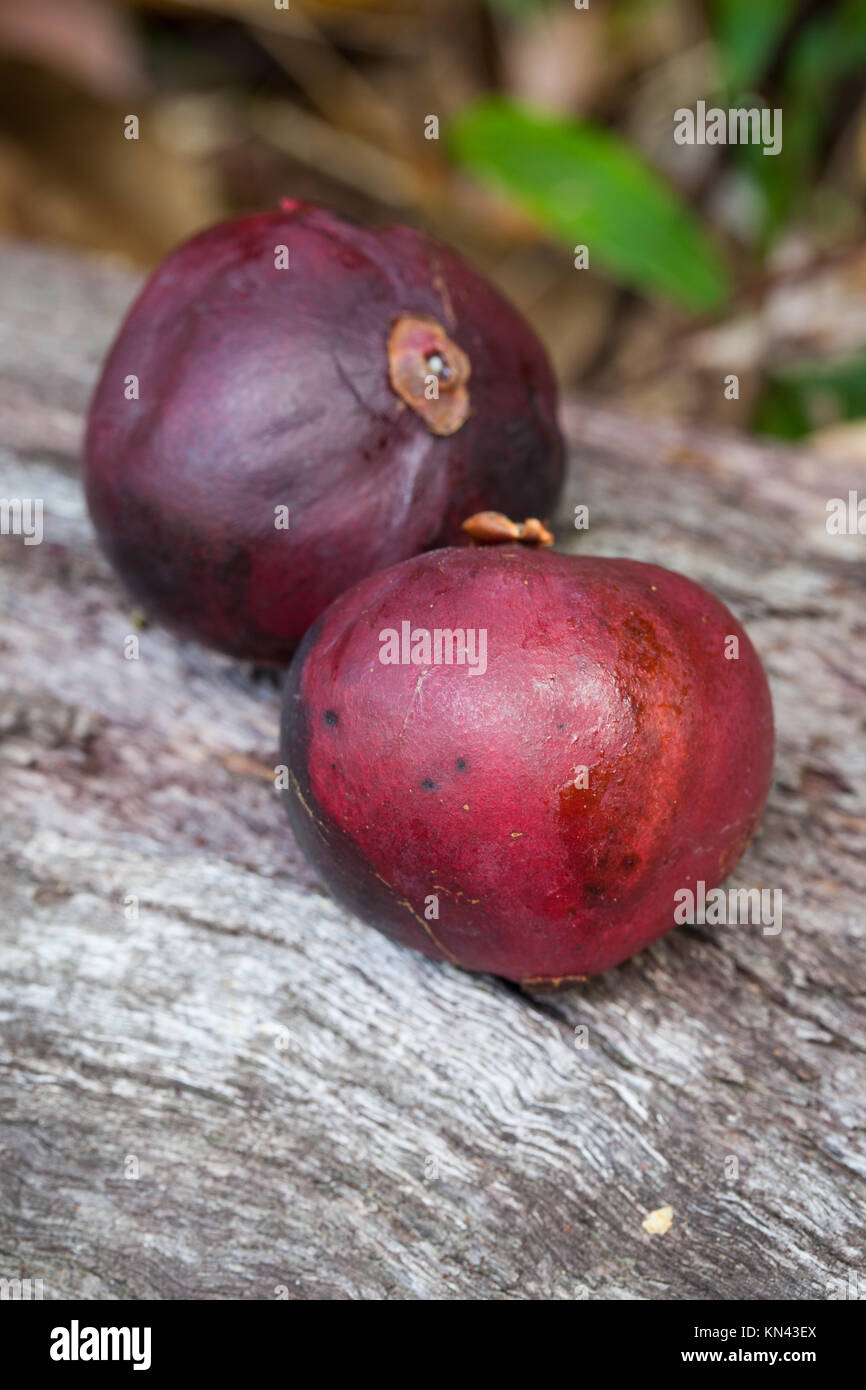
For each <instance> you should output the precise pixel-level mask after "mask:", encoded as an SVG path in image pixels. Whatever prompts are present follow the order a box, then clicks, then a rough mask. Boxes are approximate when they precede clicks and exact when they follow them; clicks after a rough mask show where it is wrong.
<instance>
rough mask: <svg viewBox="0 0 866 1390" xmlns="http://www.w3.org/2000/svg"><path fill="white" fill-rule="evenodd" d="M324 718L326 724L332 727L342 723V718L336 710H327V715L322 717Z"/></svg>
mask: <svg viewBox="0 0 866 1390" xmlns="http://www.w3.org/2000/svg"><path fill="white" fill-rule="evenodd" d="M322 718H323V719H324V721H325V723H326V724H330V725H332V726H333V725H334V724H339V722H340V716H339V715H338V713H337V711H336V710H335V709H326V710H325V713H324V714H323V715H322Z"/></svg>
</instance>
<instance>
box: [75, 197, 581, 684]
mask: <svg viewBox="0 0 866 1390" xmlns="http://www.w3.org/2000/svg"><path fill="white" fill-rule="evenodd" d="M281 248H282V249H281ZM286 258H288V267H289V268H281V267H284V266H285V262H286ZM131 378H137V386H136V383H135V382H134V381H131ZM128 397H129V398H128ZM562 462H563V448H562V441H561V438H560V435H559V432H558V429H557V425H556V420H555V387H554V383H553V379H552V376H551V371H550V367H549V364H548V361H547V358H546V356H545V353H544V350H543V349H542V347H541V345H540V344H539V342H538V340H537V339H536V337H535V335H534V334H533V333H532V331H531V330H530V329H529V327H528V326H527V325H526V323H525V322H524V321H523V319H522V318H521V317H520V316H519V315H518V314H517V312H516V311H515V310H514V309H512V308H511V307H510V306H509V305H508V304H507V303H506V302H505V301H504V300H503V299H502V298H501V297H500V296H499V295H498V294H497V293H496V291H495V290H493V289H492V288H491V286H490V285H488V284H487V283H486V281H484V280H483V279H482V278H481V277H480V276H478V275H476V274H475V273H474V272H473V271H471V270H470V269H469V268H468V267H467V266H466V265H464V263H463V262H462V261H461V260H460V259H459V257H458V256H457V255H455V253H454V252H453V251H451V250H449V249H448V248H447V247H445V246H443V245H440V244H438V243H436V242H433V241H430V240H429V239H428V238H427V237H424V236H422V235H421V234H420V233H419V232H416V231H414V230H413V229H411V228H409V227H399V226H397V227H384V228H381V229H377V230H368V229H363V228H360V227H355V226H352V225H350V224H348V223H346V222H344V221H342V220H341V219H340V218H338V217H336V216H335V215H334V214H333V213H330V212H327V211H325V210H324V209H321V208H318V207H314V206H310V205H305V204H301V203H291V202H286V203H285V204H283V206H282V207H281V209H280V210H279V211H277V212H270V213H264V214H261V215H258V216H254V217H246V218H243V219H241V220H239V221H234V222H228V223H225V224H224V225H222V226H218V227H214V228H213V229H211V230H210V231H207V232H204V233H203V234H202V235H200V236H197V237H195V238H194V239H193V240H192V241H190V242H187V243H186V245H184V246H182V247H180V249H179V250H177V251H175V252H173V253H172V255H170V256H169V257H168V259H167V260H166V261H164V262H163V264H162V265H161V266H160V267H159V269H158V270H157V271H156V273H155V274H154V275H153V276H152V278H151V279H150V281H149V282H148V284H147V285H146V286H145V288H144V290H143V291H142V293H141V295H140V296H139V298H138V300H137V301H136V303H135V304H134V305H133V307H132V309H131V311H130V313H129V315H128V317H127V319H126V321H125V323H124V324H123V327H122V328H121V330H120V333H119V335H118V338H117V340H116V342H115V344H114V346H113V348H112V349H111V352H110V354H109V357H108V360H107V362H106V364H105V367H104V370H103V373H102V378H101V380H100V382H99V385H98V387H97V390H96V394H95V396H94V399H93V403H92V406H91V411H90V420H89V425H88V431H87V441H86V463H85V480H86V488H87V498H88V503H89V506H90V511H91V515H92V517H93V520H94V523H95V525H96V528H97V531H98V533H99V537H100V539H101V541H102V544H103V546H104V548H105V550H106V552H107V554H108V556H109V558H110V559H111V561H112V563H113V564H114V566H115V568H116V569H117V571H118V572H119V574H120V575H121V576H122V578H123V579H124V580H125V581H126V583H127V585H128V587H129V589H130V590H131V592H132V594H133V595H134V596H135V598H136V599H137V600H138V601H139V602H140V603H141V604H142V605H143V606H144V607H145V609H146V611H147V612H148V614H150V615H152V616H153V617H155V618H158V619H160V620H162V621H163V622H164V623H166V624H167V625H168V626H170V627H172V628H173V629H174V630H175V631H176V632H178V633H179V634H181V635H182V636H186V637H194V638H197V639H198V640H200V641H202V642H205V643H208V644H210V645H212V646H214V647H218V648H220V649H222V650H223V651H226V652H229V653H231V654H233V655H235V656H239V657H246V658H249V659H251V660H254V661H257V662H274V663H282V662H285V661H287V660H288V658H289V657H290V655H291V653H292V651H293V649H294V648H295V646H296V644H297V642H298V641H299V639H300V638H301V636H302V635H303V633H304V632H305V631H306V629H307V628H308V627H309V626H310V624H311V623H312V622H313V620H314V619H315V618H316V617H317V616H318V614H319V613H321V612H322V610H323V609H324V608H325V607H326V606H327V605H328V604H329V603H330V602H331V600H332V599H334V598H335V597H336V596H337V595H338V594H340V593H342V592H343V591H344V590H345V589H347V588H349V587H350V586H351V585H352V584H354V583H355V582H356V581H357V580H359V579H362V578H364V577H365V576H366V575H368V574H370V573H372V572H373V571H375V570H378V569H381V568H383V567H385V566H387V565H390V564H393V563H394V562H395V561H397V560H401V559H405V558H407V557H409V556H411V555H414V554H417V553H418V552H419V551H422V550H425V549H428V548H430V547H434V546H437V545H441V544H443V543H446V542H448V541H450V540H453V539H455V538H456V537H457V536H458V533H459V527H460V523H461V522H462V520H463V519H464V517H466V516H467V515H468V514H469V513H471V512H475V511H479V510H482V509H485V508H494V509H497V510H502V511H506V512H511V513H516V514H519V515H526V514H527V513H530V512H532V513H537V514H541V515H545V514H546V513H549V512H550V510H551V509H552V507H553V506H554V503H555V501H556V498H557V495H558V492H559V487H560V482H561V476H562ZM286 509H288V510H286ZM287 521H288V525H287V527H286V522H287Z"/></svg>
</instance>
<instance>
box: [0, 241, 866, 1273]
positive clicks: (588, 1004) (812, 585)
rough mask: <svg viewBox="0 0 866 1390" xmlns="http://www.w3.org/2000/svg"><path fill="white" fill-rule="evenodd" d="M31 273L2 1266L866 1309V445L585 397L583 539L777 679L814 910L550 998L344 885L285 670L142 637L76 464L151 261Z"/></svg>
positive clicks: (8, 610) (5, 360)
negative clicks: (282, 776)
mask: <svg viewBox="0 0 866 1390" xmlns="http://www.w3.org/2000/svg"><path fill="white" fill-rule="evenodd" d="M0 282H2V290H0V444H2V451H0V496H3V497H7V498H8V497H19V496H25V497H32V496H35V497H41V498H43V499H44V504H45V538H44V541H43V543H42V544H41V545H38V546H37V545H33V546H25V545H24V544H23V541H22V539H21V538H20V537H18V536H13V535H6V536H2V537H0V562H2V567H0V582H2V591H3V604H2V612H3V618H2V629H0V639H2V645H0V652H2V656H0V665H2V686H0V757H2V767H0V798H2V822H0V853H2V865H0V905H2V906H0V913H2V941H0V951H2V961H0V976H2V980H0V990H2V999H0V1009H2V1013H0V1018H2V1043H3V1051H2V1160H0V1184H2V1192H0V1274H2V1275H4V1276H6V1277H13V1276H16V1275H24V1276H29V1277H31V1278H39V1277H41V1278H42V1279H43V1280H44V1288H45V1296H46V1297H57V1296H72V1297H79V1296H84V1297H89V1298H126V1297H130V1296H144V1297H158V1298H251V1299H267V1298H273V1297H275V1296H276V1293H275V1291H276V1290H278V1288H279V1286H284V1287H285V1288H286V1289H287V1290H288V1294H289V1296H290V1297H292V1298H328V1297H337V1298H343V1297H345V1298H375V1297H390V1298H419V1297H423V1298H434V1299H443V1298H481V1299H486V1298H492V1299H501V1298H508V1299H511V1298H513V1299H542V1298H545V1299H546V1298H556V1299H575V1298H578V1299H579V1298H607V1299H674V1300H678V1299H687V1298H697V1299H709V1298H726V1299H731V1298H741V1297H743V1298H748V1299H767V1298H776V1297H782V1296H788V1297H794V1298H801V1299H811V1298H822V1297H826V1296H828V1293H829V1294H831V1295H834V1294H835V1295H838V1294H839V1292H840V1291H842V1290H843V1288H844V1289H846V1290H847V1291H849V1292H850V1289H851V1287H852V1284H851V1279H852V1276H858V1275H859V1277H860V1281H861V1282H860V1288H861V1292H862V1293H863V1294H866V1261H864V1216H866V1182H864V1179H866V1086H864V1081H866V1067H864V1049H866V1028H864V990H866V984H864V969H863V919H864V913H863V902H864V896H866V855H864V846H866V793H864V788H866V751H864V748H866V740H864V720H866V698H864V691H866V663H864V660H863V657H864V648H866V607H864V568H863V560H864V544H866V542H864V540H863V538H857V537H853V536H851V537H838V538H837V537H831V536H828V534H827V532H826V529H825V503H826V499H827V498H829V497H833V496H845V495H846V494H847V490H848V488H849V487H854V488H856V487H858V486H859V487H860V489H861V492H862V491H863V490H864V487H866V470H864V471H863V472H862V473H860V474H857V473H856V470H855V472H854V473H853V474H852V473H850V472H849V473H846V472H845V469H844V467H843V466H842V465H838V466H837V465H831V464H829V463H827V462H826V461H821V460H818V459H816V458H814V457H809V456H808V455H806V454H801V453H797V452H794V451H790V450H787V449H782V448H778V449H773V448H759V447H757V446H756V445H755V444H753V443H750V442H747V441H744V440H741V439H737V438H732V437H727V438H726V437H720V436H713V437H709V436H706V435H703V434H701V433H700V432H698V431H683V430H680V429H678V428H674V427H670V426H666V425H662V424H659V423H657V422H656V423H653V422H649V421H636V420H633V419H623V418H621V417H617V416H615V415H614V414H612V413H610V412H609V411H606V410H603V409H599V408H597V407H594V406H591V405H589V404H587V403H572V404H571V405H570V406H569V408H568V411H567V419H568V428H569V433H570V435H571V438H572V440H573V441H574V455H575V458H574V471H573V474H572V477H571V480H570V482H569V486H568V489H567V494H566V499H565V504H564V508H563V521H562V525H561V527H560V534H561V535H563V536H568V535H569V516H570V515H571V512H572V509H573V506H574V504H575V503H577V502H587V503H588V504H589V505H590V508H591V519H592V525H591V529H590V531H589V532H588V533H585V534H583V535H581V536H576V535H575V533H574V531H573V530H572V531H571V533H570V534H571V538H572V541H573V543H575V544H577V545H579V546H580V547H581V548H583V549H585V550H587V551H596V552H616V553H619V554H626V555H632V556H636V557H638V558H643V559H653V560H661V561H662V562H663V563H667V564H669V565H671V566H673V567H675V568H680V569H682V570H683V571H685V572H686V573H687V574H690V575H691V576H693V577H694V578H695V579H698V580H700V581H702V582H704V583H706V584H707V585H708V586H709V587H710V588H711V589H713V590H714V591H715V592H716V593H717V594H719V595H720V597H721V598H722V599H724V600H725V601H726V602H727V603H729V604H730V605H731V607H732V608H733V609H734V611H735V612H736V613H737V615H738V616H739V617H740V618H741V619H742V620H743V621H744V622H745V623H746V625H747V627H748V628H749V630H750V632H751V634H752V636H753V638H754V640H755V642H756V644H757V646H758V649H759V650H760V652H761V654H762V656H763V658H764V660H765V662H766V664H767V668H768V671H769V674H770V678H771V682H772V686H773V693H774V698H775V704H776V714H777V724H778V733H779V750H778V763H777V777H776V785H775V789H774V792H773V796H772V800H771V804H770V807H769V810H768V813H767V816H766V819H765V821H764V824H763V827H762V830H761V832H760V835H759V837H758V839H757V841H756V842H755V844H754V846H753V847H752V848H751V849H750V850H749V852H748V854H747V856H746V858H745V859H744V860H743V862H742V863H741V865H740V867H739V868H738V869H737V871H736V873H735V875H734V878H733V880H732V882H733V883H735V884H738V885H743V886H748V885H753V884H758V885H763V886H765V887H770V888H781V889H782V890H783V892H784V926H783V930H782V932H781V934H780V935H778V936H764V935H762V934H761V932H760V929H759V928H755V927H738V928H731V927H729V928H724V927H719V928H710V927H695V928H681V929H679V930H677V931H675V932H674V933H673V934H672V935H670V936H669V937H668V938H667V939H666V940H665V941H663V942H661V943H659V944H658V945H656V946H655V947H654V948H653V949H651V950H649V951H647V952H645V953H644V954H643V955H641V956H640V957H638V958H637V959H635V960H633V961H632V962H630V963H628V964H627V965H625V966H624V967H622V968H620V969H618V970H615V971H613V972H610V973H609V974H607V975H605V976H604V977H602V978H600V979H597V980H594V981H591V982H589V983H588V984H586V985H584V986H582V987H579V988H575V989H572V990H570V991H568V992H566V993H563V994H559V995H555V996H554V995H545V996H535V997H533V996H530V995H527V994H523V993H521V992H520V991H519V990H517V989H515V988H513V987H510V986H508V985H505V984H503V983H501V982H499V981H497V980H494V979H490V978H486V977H471V976H469V975H467V974H464V973H461V972H460V971H459V970H456V969H452V968H450V967H443V966H439V965H434V964H431V963H429V962H426V961H425V960H423V959H421V958H420V957H417V956H415V955H413V954H412V953H410V952H408V951H405V950H402V949H399V948H397V947H396V946H393V945H391V944H390V943H389V942H387V941H386V940H385V939H384V938H382V937H380V936H379V935H378V934H377V933H375V932H373V931H371V930H369V929H367V928H365V927H361V926H359V925H358V924H356V923H354V922H352V921H351V920H349V919H347V917H346V916H345V915H344V914H343V912H341V911H340V910H339V909H337V908H336V907H335V906H334V905H333V904H332V903H331V902H330V901H329V899H328V898H327V897H326V896H324V895H323V893H322V892H321V891H320V889H319V888H317V886H316V884H315V882H314V880H313V878H312V876H311V873H310V871H309V870H308V869H307V868H306V867H305V865H304V864H303V862H302V861H301V859H300V857H299V854H298V851H297V849H296V848H295V846H294V844H293V842H292V839H291V837H290V834H289V831H288V829H287V828H286V826H285V824H284V820H283V815H282V809H281V807H280V806H279V804H278V802H277V799H276V795H275V793H274V791H273V789H272V785H271V783H270V781H269V770H270V769H271V768H272V767H273V764H274V762H275V760H276V754H275V730H276V721H277V692H276V691H275V689H274V688H273V687H272V686H271V685H269V684H268V683H267V682H262V681H258V682H257V681H256V680H255V679H254V678H253V677H252V675H251V673H250V672H249V671H248V670H246V669H243V668H241V667H239V666H237V665H233V664H232V663H231V662H229V661H227V660H223V659H221V658H220V657H218V656H215V655H212V654H209V653H207V652H204V651H201V650H198V649H196V648H195V647H193V646H184V645H181V644H179V643H177V642H176V641H175V640H174V639H172V638H171V637H169V636H168V635H166V634H165V633H164V632H162V631H160V630H158V629H150V630H146V631H144V632H142V633H141V634H140V640H141V657H140V660H138V661H128V660H125V659H124V656H123V643H124V638H125V637H126V635H127V634H128V633H130V632H132V631H134V628H133V626H132V623H131V618H130V614H129V607H128V604H127V602H126V600H125V599H124V598H123V596H122V595H121V593H120V592H119V590H118V588H117V586H116V584H115V582H114V580H113V578H112V576H111V574H110V573H109V571H108V568H107V566H106V564H105V563H104V561H103V560H102V558H101V556H100V555H99V553H98V552H97V550H96V549H95V547H94V544H93V538H92V533H91V529H90V525H89V523H88V520H87V517H86V513H85V510H84V507H83V503H82V498H81V494H80V491H79V485H78V481H77V473H78V462H77V454H78V448H79V437H80V428H81V421H82V413H83V410H84V407H85V403H86V399H87V395H88V390H89V388H90V386H91V383H92V381H93V377H94V373H95V371H96V368H97V363H98V360H99V357H100V354H101V353H102V351H103V350H104V347H105V345H106V343H107V340H108V339H109V337H110V335H111V333H112V331H113V329H114V326H115V325H116V322H117V320H118V318H119V316H120V314H121V311H122V310H123V308H124V306H125V305H126V303H127V301H128V300H129V298H130V295H131V293H132V291H133V288H134V281H133V279H132V278H131V277H129V276H128V275H127V274H126V273H124V272H122V271H120V270H117V269H107V268H105V267H102V266H97V265H93V264H92V263H88V262H83V261H78V260H74V259H72V258H71V257H66V256H63V255H59V254H49V253H46V252H43V251H37V250H32V249H26V248H22V247H14V246H6V247H5V248H3V249H2V250H0ZM735 365H736V364H734V367H735ZM579 441H580V442H579ZM130 898H135V899H137V900H138V905H139V908H138V920H137V921H136V920H129V919H128V916H127V915H126V914H125V911H124V903H125V902H126V900H128V899H130ZM579 1024H584V1025H587V1026H588V1029H589V1034H588V1046H587V1047H586V1048H585V1049H580V1048H577V1047H576V1046H575V1035H574V1031H573V1030H574V1026H575V1025H579ZM132 1159H135V1160H137V1163H138V1168H139V1176H138V1177H137V1178H134V1177H128V1176H125V1174H126V1172H128V1171H134V1165H133V1164H132V1163H131V1160H132ZM731 1159H736V1160H737V1164H738V1168H739V1175H738V1176H736V1177H734V1176H731V1169H732V1165H731V1163H730V1160H731ZM668 1205H669V1206H671V1207H672V1208H673V1211H674V1218H673V1223H672V1225H671V1226H670V1229H669V1230H668V1231H667V1232H666V1233H665V1234H659V1235H649V1234H647V1233H646V1232H645V1231H644V1230H643V1229H642V1224H641V1223H642V1221H643V1220H644V1218H645V1217H646V1215H647V1213H649V1212H650V1211H651V1210H653V1209H656V1208H659V1207H662V1206H668Z"/></svg>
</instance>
